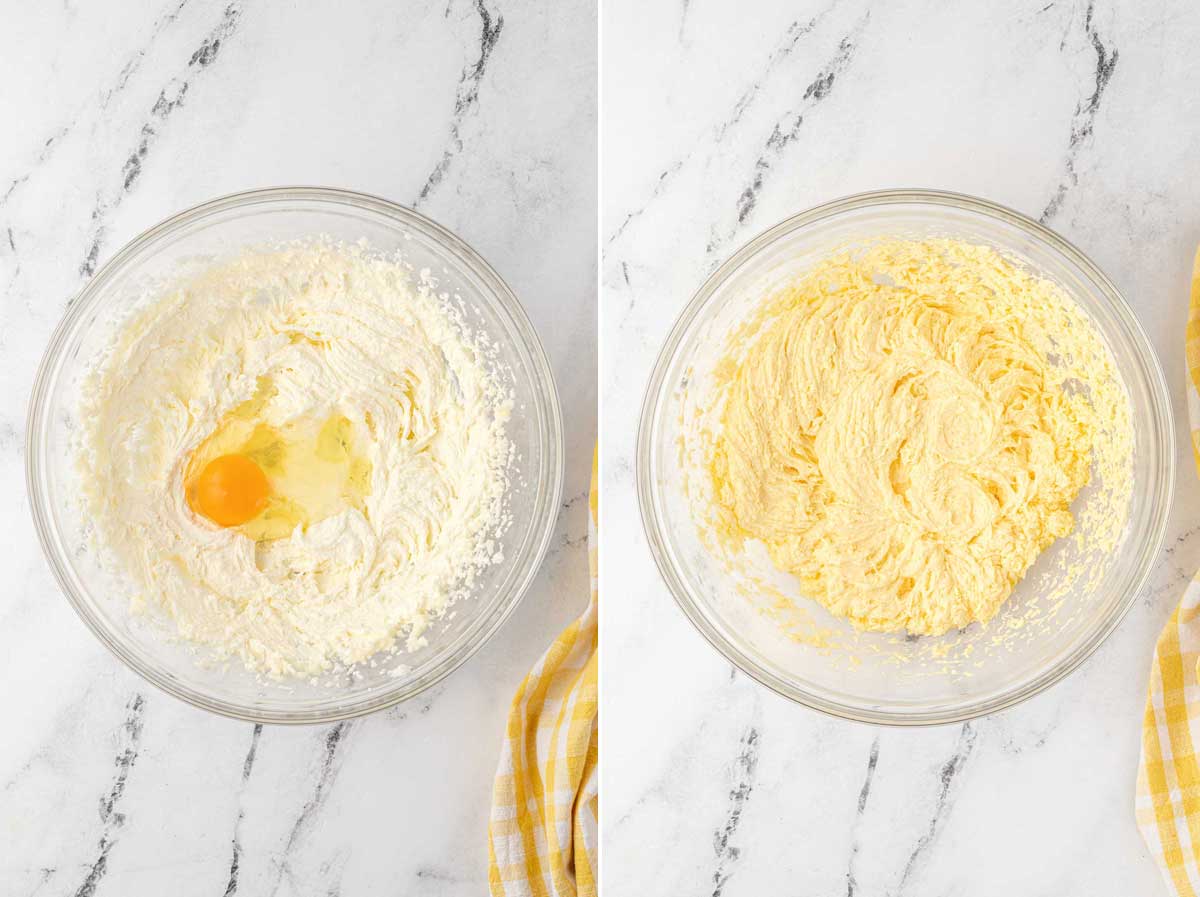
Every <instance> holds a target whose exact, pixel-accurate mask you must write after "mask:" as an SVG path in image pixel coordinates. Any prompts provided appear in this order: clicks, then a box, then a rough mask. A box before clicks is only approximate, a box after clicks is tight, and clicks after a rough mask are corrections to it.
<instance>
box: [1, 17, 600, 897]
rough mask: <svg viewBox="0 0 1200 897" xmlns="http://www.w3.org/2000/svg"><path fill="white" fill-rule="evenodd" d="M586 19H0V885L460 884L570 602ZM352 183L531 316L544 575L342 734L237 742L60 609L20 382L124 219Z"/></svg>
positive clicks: (246, 888)
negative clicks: (38, 523)
mask: <svg viewBox="0 0 1200 897" xmlns="http://www.w3.org/2000/svg"><path fill="white" fill-rule="evenodd" d="M595 32H596V18H595V11H594V7H593V5H592V4H591V3H589V2H576V0H568V2H562V3H536V4H535V3H511V2H510V3H505V2H504V0H474V2H472V0H445V2H438V3H427V2H424V0H408V2H400V3H387V2H366V3H301V4H280V3H275V4H270V3H253V2H243V0H232V2H226V0H222V2H220V3H213V2H201V0H137V2H123V3H120V4H117V3H108V4H80V3H76V2H73V0H67V2H65V3H57V4H46V3H29V4H21V5H19V6H11V7H10V8H9V10H8V12H7V13H6V14H5V27H4V28H3V29H0V83H2V84H4V85H5V89H4V90H3V91H0V120H2V121H4V122H5V127H4V129H3V131H2V132H0V494H2V495H3V496H4V499H5V501H4V502H3V504H2V507H0V542H2V544H3V545H4V546H5V552H6V556H7V558H8V561H9V564H8V566H7V567H6V575H5V579H6V582H7V588H5V589H4V590H3V592H2V593H0V681H3V683H4V687H3V689H2V690H0V694H2V697H0V716H2V718H3V720H4V725H3V729H4V736H3V738H0V844H3V846H2V847H0V883H2V884H0V893H3V894H5V895H8V894H13V895H21V897H26V895H55V894H65V895H73V894H78V895H81V897H91V895H98V897H103V895H106V894H108V895H158V894H164V893H170V894H179V895H226V897H230V895H234V894H253V895H256V897H257V895H272V894H280V895H322V897H325V895H333V894H347V895H350V894H355V895H357V894H368V893H384V892H386V893H420V894H436V895H477V894H480V893H483V892H484V891H485V890H486V881H487V874H486V873H487V844H486V828H487V816H488V808H489V803H490V795H491V779H492V775H493V773H494V771H495V764H496V760H497V757H498V754H499V747H500V739H501V737H502V735H503V729H504V720H505V716H506V712H507V708H508V702H509V700H510V698H511V695H512V692H513V690H514V689H515V687H516V685H517V683H518V682H519V681H520V679H521V677H522V676H523V675H524V674H525V672H526V671H527V669H528V668H529V666H530V665H531V664H532V663H533V662H534V661H535V660H536V659H537V657H538V656H539V655H540V654H541V652H542V651H543V650H544V648H545V646H546V645H547V644H548V642H549V641H550V639H551V638H552V636H553V634H554V633H556V632H557V631H558V630H559V629H560V628H561V627H562V626H563V625H565V624H566V623H567V621H568V620H570V619H571V618H573V617H574V616H575V615H576V614H577V613H578V612H579V611H580V610H582V608H583V606H584V605H585V603H586V600H587V592H588V572H587V557H586V548H585V545H584V540H585V533H586V501H584V500H583V497H584V496H585V495H586V490H587V486H588V479H589V473H590V461H591V453H592V445H593V442H594V439H595V435H596V430H595V414H594V411H593V409H594V408H595V400H596V386H595V380H596V378H595V360H596V339H595V313H596V261H595V256H596V252H595V247H596V153H595V146H596V144H595V141H596V124H595V102H596V99H595V98H596V80H595V65H596V58H595V54H596V50H595V46H596V43H595ZM292 183H305V184H325V185H331V186H343V187H348V188H352V189H359V190H364V191H367V192H371V193H376V194H379V195H382V196H386V197H389V198H391V199H394V200H396V201H398V202H401V203H404V204H407V205H412V206H416V207H417V208H419V209H420V210H421V211H422V212H425V213H426V214H428V215H430V216H431V217H433V218H434V219H436V220H437V221H439V222H440V223H442V224H444V225H446V226H447V227H449V228H451V229H452V230H454V231H456V232H457V233H459V234H460V235H461V236H462V237H464V238H465V239H466V240H467V241H468V242H469V243H471V244H472V245H473V246H474V247H475V248H476V249H478V250H479V251H480V253H481V254H482V255H483V256H484V257H485V258H487V259H488V260H489V261H490V262H491V263H492V264H493V265H494V266H495V267H496V269H497V270H498V271H499V272H500V273H501V275H502V276H503V277H504V278H505V279H506V280H507V281H508V282H509V284H510V285H511V286H512V287H513V288H514V290H515V291H516V293H517V294H518V296H520V297H521V298H522V301H523V302H524V303H525V306H526V308H527V309H528V311H529V313H530V315H531V317H532V319H533V321H534V323H535V324H536V325H537V326H538V328H539V331H540V333H541V336H542V339H543V341H544V343H545V345H546V348H547V350H548V352H549V355H550V357H551V360H552V361H553V364H554V368H555V373H556V376H557V379H558V386H559V390H560V393H561V398H562V403H563V410H564V416H565V420H566V430H567V458H568V468H567V474H566V486H565V491H564V507H563V511H562V513H561V515H560V520H559V524H558V529H557V532H556V535H555V540H554V543H553V547H552V549H551V551H550V554H549V556H548V557H547V559H546V561H545V564H544V566H543V568H542V571H541V574H540V575H539V577H538V579H537V581H536V583H535V585H534V586H533V588H532V589H531V590H530V592H529V593H528V594H527V596H526V597H525V599H524V602H523V603H522V605H521V606H520V608H519V609H518V610H517V612H516V613H515V614H514V616H513V617H512V618H511V619H510V620H509V621H508V622H507V623H506V624H505V626H504V627H503V629H502V630H501V631H500V633H499V634H498V635H497V636H496V637H495V638H494V639H493V640H492V641H491V642H490V643H489V644H488V645H487V646H486V647H485V648H484V649H483V650H482V651H480V652H479V654H477V655H476V656H475V657H474V658H473V659H472V660H471V661H470V662H469V663H468V664H467V665H466V666H465V667H463V668H462V669H461V670H459V671H458V672H457V673H456V674H455V675H454V676H452V677H451V678H450V679H448V680H446V681H445V682H444V683H442V684H441V685H439V686H437V687H436V688H434V689H432V690H431V691H429V692H427V693H426V694H425V695H422V696H420V697H418V698H417V699H414V700H412V701H410V702H408V703H405V704H402V705H400V706H398V707H396V708H393V709H392V710H390V711H387V712H384V713H380V714H377V715H374V716H371V717H368V718H365V719H361V720H355V721H352V722H348V723H344V724H342V725H338V726H335V727H315V728H294V729H288V728H276V727H266V728H261V729H260V728H255V727H254V726H251V725H249V724H244V723H238V722H233V721H230V720H225V719H221V718H218V717H215V716H211V715H208V714H205V713H203V712H201V711H199V710H195V709H192V708H190V707H188V706H186V705H184V704H182V703H180V702H178V701H176V700H174V699H173V698H170V697H168V696H166V695H164V694H162V693H160V692H158V691H157V690H155V689H154V688H152V687H151V686H149V685H147V684H146V683H145V682H143V681H142V680H141V679H139V678H138V677H137V676H135V675H134V674H133V673H131V672H128V671H127V670H126V669H125V668H124V667H122V666H121V665H120V664H119V663H118V661H117V660H116V659H115V658H113V657H112V656H110V655H109V654H108V653H107V652H106V651H105V650H104V649H103V648H102V647H101V646H100V645H99V643H97V642H96V641H95V639H93V638H92V636H91V635H90V634H89V633H88V632H87V630H86V629H85V628H84V626H83V625H82V623H80V622H79V620H78V619H77V618H76V617H75V615H74V613H73V612H72V611H71V609H70V607H69V606H68V604H67V602H66V601H65V600H64V599H63V598H62V597H61V596H60V594H59V592H58V589H57V588H56V586H55V584H54V582H53V580H52V578H51V576H50V572H49V570H48V568H47V566H46V564H45V562H44V560H43V558H42V556H41V552H40V550H39V548H38V546H37V543H36V540H35V537H34V533H33V528H32V524H31V521H30V516H29V509H28V507H27V501H26V498H25V486H24V457H23V456H24V447H23V446H24V420H25V410H26V401H27V398H28V395H29V390H30V386H31V383H32V378H33V374H34V370H35V367H36V365H37V362H38V360H39V358H40V356H41V353H42V350H43V348H44V347H45V345H46V342H47V340H48V338H49V335H50V332H51V330H52V328H53V327H54V325H55V323H56V322H57V320H58V318H59V316H60V315H61V314H62V311H63V309H64V307H65V306H66V303H67V301H68V300H69V299H70V297H71V296H72V295H73V294H74V293H75V292H76V291H77V290H78V289H79V287H80V286H81V285H82V284H83V282H84V281H85V280H86V278H87V276H88V275H89V274H90V273H91V272H92V271H94V270H95V268H96V267H97V266H98V265H99V264H103V262H104V260H105V259H106V258H107V257H109V256H111V255H112V254H113V253H114V252H115V251H116V250H117V249H118V248H119V247H120V246H121V245H122V244H123V243H124V242H125V241H126V240H128V239H129V238H131V237H132V236H134V235H135V234H136V233H138V232H139V231H140V230H142V229H143V228H145V227H148V226H149V225H151V224H153V223H155V222H157V221H158V220H160V219H162V218H164V217H165V216H167V215H168V214H171V213H173V212H176V211H179V210H181V209H183V208H185V207H187V206H189V205H192V204H194V203H197V202H200V201H203V200H205V199H208V198H211V197H213V196H217V195H220V194H224V193H229V192H233V191H237V190H242V189H247V188H252V187H260V186H268V185H274V184H292Z"/></svg>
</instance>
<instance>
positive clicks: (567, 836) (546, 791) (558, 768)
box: [488, 457, 599, 897]
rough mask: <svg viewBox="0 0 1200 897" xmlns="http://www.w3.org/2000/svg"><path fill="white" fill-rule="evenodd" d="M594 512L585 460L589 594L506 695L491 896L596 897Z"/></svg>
mask: <svg viewBox="0 0 1200 897" xmlns="http://www.w3.org/2000/svg"><path fill="white" fill-rule="evenodd" d="M597 509H598V506H597V497H596V459H595V457H593V459H592V488H591V492H590V494H589V497H588V510H589V517H588V562H589V564H590V566H591V571H592V597H591V600H590V601H589V602H588V606H587V610H586V611H584V612H583V616H581V617H580V618H579V619H578V620H576V621H575V622H574V623H572V624H571V625H570V626H568V627H567V628H566V630H565V631H564V632H563V633H562V634H561V635H560V636H559V637H558V638H557V639H556V640H555V641H554V644H552V645H551V646H550V649H549V650H548V651H547V652H546V653H545V654H544V655H543V656H542V659H541V660H539V661H538V663H537V665H536V666H535V667H534V668H533V669H532V670H531V671H530V673H529V675H528V676H526V677H525V681H524V682H522V683H521V687H520V688H518V689H517V693H516V696H514V697H513V702H512V709H511V710H510V711H509V715H508V730H507V733H506V734H505V739H504V748H503V751H502V753H501V756H500V766H499V768H498V769H497V771H496V782H495V785H494V786H493V791H492V820H491V824H490V825H489V826H488V860H489V866H490V868H489V871H488V881H489V884H490V886H491V892H492V895H493V897H577V895H578V897H596V893H597V890H596V877H597V821H598V815H599V797H598V793H599V783H598V780H597V757H598V743H597V736H598V719H597V703H596V679H597V666H596V663H597V661H596V624H597V620H596V597H597V565H598V555H597V551H596V516H597Z"/></svg>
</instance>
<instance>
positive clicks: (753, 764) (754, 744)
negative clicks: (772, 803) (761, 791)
mask: <svg viewBox="0 0 1200 897" xmlns="http://www.w3.org/2000/svg"><path fill="white" fill-rule="evenodd" d="M759 738H760V733H759V730H758V726H757V724H755V723H751V724H750V725H749V726H748V727H747V728H746V731H745V732H744V733H742V737H741V739H740V741H739V742H738V753H737V756H736V757H735V758H734V761H733V782H732V787H731V788H730V790H729V808H728V811H727V812H726V815H725V821H724V823H723V824H722V826H721V827H720V828H719V829H718V830H717V831H716V832H714V833H713V852H714V853H716V856H717V866H716V869H715V870H714V871H713V874H712V884H713V890H712V897H721V893H722V892H723V891H724V890H725V885H726V884H728V882H729V878H730V876H731V875H733V866H734V865H735V864H736V863H737V860H738V857H739V856H740V855H741V851H740V850H739V849H738V848H737V847H736V846H734V845H733V844H732V843H730V842H731V841H732V840H733V837H734V835H736V834H737V830H738V825H739V824H741V821H742V813H743V812H744V811H745V809H746V803H747V802H748V801H749V800H750V795H751V794H752V793H753V792H754V784H755V772H756V771H757V769H758V754H759V751H760V749H761V748H760V745H759Z"/></svg>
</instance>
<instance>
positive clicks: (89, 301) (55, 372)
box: [26, 187, 564, 724]
mask: <svg viewBox="0 0 1200 897" xmlns="http://www.w3.org/2000/svg"><path fill="white" fill-rule="evenodd" d="M288 204H293V205H294V204H302V205H304V204H307V205H312V206H313V207H319V208H322V209H324V208H329V209H332V210H336V211H337V212H338V213H339V214H342V215H345V216H349V217H353V216H355V215H370V216H373V217H374V219H375V220H376V222H377V223H378V222H379V221H383V220H386V221H387V222H390V226H392V227H393V228H395V232H396V234H397V235H401V234H407V233H408V232H410V231H411V232H416V233H420V234H421V235H423V236H424V237H425V238H426V239H428V240H430V241H432V242H433V243H435V244H436V245H438V246H439V248H441V249H442V250H444V252H445V253H446V254H447V255H448V256H449V257H450V258H451V259H452V260H453V262H454V263H455V264H457V265H461V266H462V268H463V270H464V271H465V272H469V275H470V277H471V278H473V280H474V281H475V282H477V283H478V284H479V285H481V289H482V290H483V294H482V301H485V302H487V303H489V305H490V307H491V310H492V312H493V314H494V316H495V317H496V318H497V319H498V320H500V321H501V322H502V325H503V329H504V333H503V334H500V336H502V337H503V338H506V339H510V340H512V341H513V349H514V352H515V354H516V355H517V356H518V357H519V359H520V361H521V366H522V367H523V369H524V371H525V372H526V373H527V375H528V379H529V381H530V382H529V384H528V387H529V390H528V392H529V395H530V397H531V401H529V402H528V406H529V407H528V409H527V411H526V413H527V414H528V415H529V416H530V417H531V418H532V423H531V426H530V430H531V431H532V433H533V434H535V435H534V437H533V439H534V443H533V445H532V449H533V450H532V451H531V454H535V455H536V460H537V468H536V470H528V471H524V473H526V474H527V475H528V477H529V479H530V480H531V481H533V498H532V501H531V504H530V507H531V512H530V514H529V517H528V520H527V525H526V527H525V531H524V534H523V539H522V541H521V543H520V547H519V548H518V550H517V552H516V561H515V562H514V563H513V564H512V566H511V569H510V570H509V571H508V574H507V576H506V578H505V580H504V581H503V583H502V584H501V586H500V587H499V588H498V590H497V593H496V594H497V597H496V600H495V601H493V602H491V604H490V605H489V612H488V613H487V614H486V615H483V616H481V617H480V618H479V619H477V620H475V621H473V624H474V625H473V626H471V627H469V628H468V629H467V630H466V632H465V633H464V635H463V636H462V637H460V638H459V639H458V640H457V641H456V642H454V643H453V645H451V648H450V649H448V650H446V651H445V652H443V653H442V654H441V655H440V656H439V657H438V658H437V659H436V660H435V662H434V663H431V664H430V665H429V666H428V667H427V668H425V669H422V670H420V671H419V675H415V676H413V677H411V678H409V679H406V680H404V681H402V682H397V683H396V685H395V687H392V688H389V689H386V690H383V691H381V692H380V693H378V694H374V695H371V696H370V697H369V698H368V699H366V700H360V701H357V702H355V703H347V704H338V703H337V701H336V699H335V700H332V701H326V702H323V703H321V704H320V705H318V706H309V707H303V706H288V705H287V703H286V702H283V703H278V702H276V703H274V704H271V705H264V704H263V703H261V702H254V703H239V702H236V701H228V700H218V699H214V698H213V697H212V696H211V695H209V694H206V693H205V692H204V691H203V690H201V689H197V688H193V687H191V686H189V685H188V683H186V682H184V681H182V679H181V678H180V677H179V676H177V675H175V674H173V673H172V672H171V670H169V669H160V668H158V666H156V665H155V664H154V663H153V662H149V661H147V659H146V658H143V657H142V656H140V655H139V654H138V652H137V651H136V650H131V649H130V646H128V645H126V644H124V643H123V641H122V640H121V639H120V638H119V637H116V635H115V634H114V633H113V632H110V631H109V627H108V626H107V625H106V624H105V622H104V620H103V618H102V616H101V615H100V614H98V613H97V612H96V610H95V609H94V608H93V606H92V600H91V598H90V596H88V594H87V587H86V584H85V583H83V582H82V581H81V580H80V578H79V575H78V572H77V571H76V569H75V566H74V564H73V563H72V558H71V555H72V552H71V550H70V548H69V547H68V546H67V545H65V544H64V542H63V539H62V535H61V532H60V527H59V526H58V525H57V523H56V519H55V512H54V508H53V502H54V500H55V499H54V496H53V495H52V489H51V488H50V484H49V480H48V469H49V458H48V452H49V449H50V448H51V446H50V444H49V443H50V440H49V434H50V416H51V414H52V412H53V409H52V408H51V407H50V405H51V397H52V396H54V395H56V390H57V388H58V386H59V381H60V378H61V377H62V376H63V368H64V364H65V363H67V361H68V356H69V355H70V354H71V346H72V344H73V343H77V338H78V337H79V335H80V333H81V332H82V331H83V330H85V329H86V328H87V326H88V322H89V321H91V320H93V317H94V315H95V313H96V310H97V304H98V303H99V302H101V300H102V293H103V288H104V287H105V286H106V285H107V284H111V283H113V282H114V281H116V280H117V279H119V278H121V277H124V276H127V275H129V274H130V273H131V272H133V271H134V270H135V269H136V268H137V266H138V265H139V264H140V263H141V262H142V261H143V260H145V259H146V258H148V257H150V256H152V255H153V254H154V252H155V250H156V248H157V247H159V246H160V245H163V244H166V243H168V242H170V241H172V240H174V239H176V238H177V237H178V235H180V234H181V233H183V232H185V231H186V230H187V229H188V228H195V227H200V226H206V225H208V224H211V223H214V222H219V221H221V220H223V219H222V216H229V215H233V214H245V213H247V211H248V210H261V211H271V210H274V209H281V208H283V207H285V206H287V205H288ZM75 352H78V345H77V344H76V345H75ZM563 456H564V447H563V426H562V411H561V407H560V402H559V398H558V391H557V387H556V384H555V382H554V375H553V371H552V368H551V365H550V362H549V358H548V356H547V355H546V352H545V349H544V347H543V345H542V343H541V341H540V339H539V338H538V335H537V332H536V330H535V328H534V326H533V323H532V321H530V319H529V317H528V315H527V313H526V312H525V310H524V308H523V307H522V306H521V303H520V302H519V300H518V299H517V297H516V295H515V294H514V293H513V291H512V290H511V288H510V287H509V286H508V285H507V284H506V283H505V282H504V281H503V279H502V278H501V277H500V275H499V274H498V273H497V272H496V271H495V269H494V268H492V266H491V265H489V264H488V263H487V262H486V261H485V260H484V259H483V258H482V257H481V256H480V255H479V254H478V253H476V252H475V251H474V250H473V249H472V248H471V247H470V246H469V245H468V244H466V243H465V242H464V241H463V240H461V239H460V238H459V237H457V236H456V235H454V234H453V233H451V232H450V231H448V230H447V229H446V228H444V227H442V226H441V225H439V224H437V223H436V222H433V221H432V220H431V219H428V218H426V217H425V216H423V215H421V214H420V213H418V212H415V211H413V210H411V209H407V208H405V207H403V206H399V205H397V204H395V203H392V202H390V201H388V200H385V199H381V198H379V197H375V196H370V195H367V194H362V193H354V192H351V191H343V190H337V189H331V188H323V187H276V188H268V189H264V190H253V191H248V192H245V193H238V194H233V195H230V196H225V197H220V198H217V199H214V200H211V201H209V202H206V203H203V204H201V205H198V206H196V207H193V208H191V209H188V210H185V211H183V212H181V213H179V214H178V215H175V216H172V217H171V218H169V219H167V220H166V221H164V222H162V223H160V224H158V225H155V226H154V227H152V228H150V229H148V230H147V231H145V232H144V233H142V234H141V235H139V236H138V237H136V238H134V239H133V240H132V241H130V242H129V243H128V244H127V245H126V246H124V247H123V248H122V249H121V250H120V251H118V252H117V253H116V254H115V255H114V256H113V258H112V259H111V260H109V261H108V262H107V263H106V264H105V265H104V266H102V267H101V268H100V269H99V270H98V271H97V273H96V274H95V276H94V277H93V278H92V279H91V280H90V281H89V282H88V283H87V284H85V286H84V287H83V289H82V290H81V291H80V293H79V294H78V295H77V296H76V297H75V299H73V300H72V301H71V302H70V303H69V305H68V309H67V311H66V313H65V314H64V316H63V318H62V320H61V321H60V322H59V324H58V326H57V327H56V328H55V330H54V333H53V335H52V337H51V339H50V342H49V344H48V347H47V350H46V352H45V354H44V355H43V358H42V360H41V363H40V364H39V367H38V372H37V374H36V376H35V379H34V385H33V389H32V390H31V394H30V399H29V405H28V410H27V428H26V488H27V491H28V495H29V502H30V509H31V514H32V517H33V522H34V528H35V530H36V532H37V534H38V539H39V542H40V543H41V546H42V550H43V553H44V554H45V555H46V558H47V562H48V563H49V565H50V568H51V571H52V573H53V575H54V577H55V579H56V581H57V582H58V584H59V587H60V589H61V590H62V591H63V593H64V595H65V596H66V597H67V599H68V601H69V602H70V603H71V604H72V606H73V607H74V609H75V611H76V612H77V613H78V615H79V616H80V618H81V619H82V620H83V622H84V623H85V625H87V627H88V628H89V629H90V630H91V631H92V632H93V633H94V634H95V635H96V637H97V639H98V640H99V641H100V642H101V643H102V644H104V645H105V647H106V648H108V650H110V651H111V652H112V653H113V654H114V655H116V656H117V657H118V659H120V660H121V661H122V662H123V663H125V664H126V665H127V666H128V667H130V668H131V669H132V670H134V671H135V672H136V673H138V674H139V675H140V676H142V677H143V678H144V679H146V680H147V681H149V682H150V683H151V684H153V685H155V686H156V687H158V688H160V689H162V690H163V691H165V692H167V693H169V694H171V695H172V696H174V697H177V698H180V699H181V700H184V701H186V702H188V703H190V704H193V705H194V706H197V707H200V708H202V709H206V710H210V711H212V712H215V713H218V714H221V715H224V716H229V717H233V718H238V719H244V720H249V721H253V722H272V723H302V724H303V723H322V722H330V721H335V720H339V719H345V718H349V717H354V716H360V715H362V714H365V713H370V712H373V711H376V710H380V709H383V708H385V707H388V706H392V705H394V704H396V703H399V702H400V701H403V700H406V699H409V698H411V697H413V696H414V695H416V694H418V693H420V692H422V691H424V690H426V689H428V688H429V687H431V686H432V685H434V684H436V683H437V682H439V681H441V680H442V679H444V678H445V677H446V676H448V675H450V673H452V672H453V671H454V670H455V669H457V668H458V667H460V666H461V665H462V664H463V663H465V662H466V661H467V660H468V659H469V658H470V657H471V656H472V655H473V654H474V653H475V652H476V651H477V650H479V648H480V647H482V646H483V644H485V643H486V642H487V641H488V640H489V639H490V638H491V637H492V636H493V635H494V634H495V633H496V632H497V631H498V630H499V628H500V627H501V626H502V625H503V623H504V622H505V620H507V619H508V617H509V616H510V615H511V614H512V612H513V611H514V610H515V608H516V606H517V605H518V604H519V602H520V599H521V598H522V597H523V596H524V594H525V592H526V591H527V590H528V588H529V586H530V585H531V583H532V582H533V580H534V578H535V576H536V574H537V571H538V569H539V566H540V564H541V562H542V560H543V558H544V557H545V555H546V552H547V551H548V549H549V546H550V544H551V540H552V538H553V533H554V528H555V524H556V521H557V517H558V510H559V506H560V502H561V494H562V484H563V467H564V457H563Z"/></svg>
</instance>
